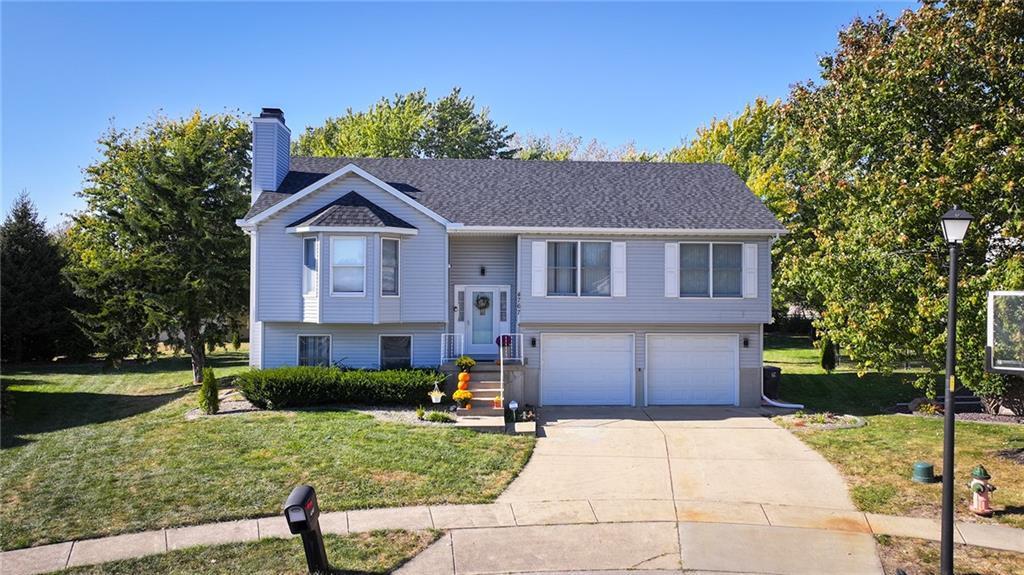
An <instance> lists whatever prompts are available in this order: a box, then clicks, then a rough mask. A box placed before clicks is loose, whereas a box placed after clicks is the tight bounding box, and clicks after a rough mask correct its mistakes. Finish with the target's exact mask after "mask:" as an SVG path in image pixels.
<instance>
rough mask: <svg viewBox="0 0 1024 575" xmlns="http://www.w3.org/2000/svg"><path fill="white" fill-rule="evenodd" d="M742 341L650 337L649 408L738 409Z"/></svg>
mask: <svg viewBox="0 0 1024 575" xmlns="http://www.w3.org/2000/svg"><path fill="white" fill-rule="evenodd" d="M738 340H739V337H738V336H737V335H735V334H731V335H669V334H648V335H647V403H648V404H649V405H737V404H738V401H739V398H738V396H737V393H738V390H739V377H740V374H739V353H740V351H739V341H738Z"/></svg>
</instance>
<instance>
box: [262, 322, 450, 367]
mask: <svg viewBox="0 0 1024 575" xmlns="http://www.w3.org/2000/svg"><path fill="white" fill-rule="evenodd" d="M443 328H444V326H443V324H440V323H438V324H433V325H431V324H382V325H330V324H321V325H311V324H302V323H271V322H267V323H265V324H264V325H263V341H264V348H263V367H279V366H283V365H297V361H298V348H297V347H296V346H297V342H298V339H297V338H298V336H299V334H304V335H306V334H308V335H330V336H331V362H332V363H333V362H336V361H344V362H345V365H348V366H350V367H360V368H377V367H378V362H379V357H380V356H379V352H380V350H379V347H378V344H379V341H380V336H381V335H411V336H412V364H413V366H414V367H436V366H437V365H438V364H439V363H440V357H441V333H442V332H443V331H444V329H443Z"/></svg>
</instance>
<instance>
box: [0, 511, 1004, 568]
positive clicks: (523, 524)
mask: <svg viewBox="0 0 1024 575" xmlns="http://www.w3.org/2000/svg"><path fill="white" fill-rule="evenodd" d="M701 504H702V502H698V501H686V500H679V501H671V500H656V499H651V500H633V501H632V502H631V504H630V505H623V504H622V503H621V502H617V501H614V500H587V499H582V500H566V501H551V502H513V503H492V504H488V505H446V506H430V507H397V508H390V509H368V510H361V511H349V512H337V513H325V514H323V515H321V518H320V519H321V522H320V524H321V526H322V527H323V530H324V532H326V533H334V534H338V535H345V534H348V533H355V532H360V531H370V530H373V529H409V530H414V531H415V530H422V529H441V530H446V531H448V532H449V533H447V534H446V535H445V536H444V537H443V538H442V539H441V540H440V541H438V542H437V543H435V544H434V545H433V546H431V547H430V548H428V549H427V550H426V551H424V552H423V553H422V554H420V555H419V556H418V557H416V558H415V559H414V560H413V561H411V562H410V563H408V564H407V565H405V566H404V567H403V568H402V569H401V570H400V571H399V573H403V574H410V573H412V574H414V573H431V574H439V575H440V574H452V573H456V571H455V568H456V566H457V567H458V571H457V573H458V574H459V575H463V574H466V573H506V572H515V571H514V570H513V569H512V566H514V565H522V566H523V569H525V572H530V571H539V570H546V571H558V570H563V571H573V570H577V571H578V570H615V569H641V568H642V569H665V568H667V569H676V570H678V569H679V564H680V562H681V563H682V565H683V566H685V567H686V568H687V569H698V570H712V571H714V570H717V571H726V572H740V573H742V572H744V569H746V568H745V567H743V566H744V565H748V564H749V563H750V562H757V563H758V565H761V567H759V568H758V569H754V570H753V572H757V573H804V572H808V571H803V570H801V568H800V566H799V565H791V564H790V563H791V562H792V561H793V560H794V558H799V561H800V562H806V563H807V564H809V565H811V566H812V567H815V566H816V567H818V568H819V569H818V570H817V572H819V573H820V572H821V571H820V565H823V564H829V565H849V564H848V563H845V562H844V561H845V560H846V558H847V555H846V554H847V553H852V555H851V556H850V557H852V560H854V561H856V563H854V564H853V566H863V565H869V566H872V567H871V569H867V570H864V571H845V572H847V573H879V572H880V571H878V570H877V569H875V567H876V566H877V565H875V563H871V562H869V561H868V559H871V558H873V554H874V542H873V541H872V540H871V535H882V534H884V535H893V536H897V537H914V538H919V539H929V540H932V541H938V540H939V521H938V519H930V518H920V517H897V516H892V515H875V514H871V513H867V514H865V513H861V512H859V511H839V510H835V509H825V508H814V507H793V506H784V505H771V504H763V505H759V504H742V503H722V504H719V505H717V506H716V507H715V509H716V511H717V513H712V514H708V515H707V516H705V517H700V516H698V514H696V513H694V511H693V510H694V509H695V508H697V507H698V506H700V505H701ZM956 527H957V530H956V536H957V542H958V543H966V544H968V545H976V546H979V547H989V548H993V549H1003V550H1007V551H1016V552H1019V553H1024V530H1022V529H1014V528H1012V527H1004V526H999V525H987V524H980V523H964V522H960V523H957V526H956ZM268 537H280V538H288V537H292V535H291V534H289V533H288V529H287V527H286V525H285V522H284V518H283V517H282V516H274V517H264V518H261V519H248V520H243V521H228V522H223V523H213V524H207V525H198V526H194V527H179V528H175V529H160V530H157V531H146V532H142V533H131V534H127V535H115V536H113V537H103V538H100V539H84V540H80V541H70V542H66V543H56V544H53V545H43V546H39V547H30V548H27V549H18V550H15V551H6V552H4V553H0V573H3V574H4V575H32V574H36V573H45V572H48V571H56V570H59V569H63V568H65V567H73V566H78V565H91V564H96V563H104V562H107V561H116V560H120V559H127V558H130V557H141V556H144V555H152V554H156V553H164V552H167V551H173V550H175V549H182V548H185V547H190V546H194V545H216V544H220V543H238V542H245V541H255V540H257V539H266V538H268ZM595 542H598V543H599V544H598V545H595ZM818 545H820V549H819V548H818V547H817V546H818ZM442 549H445V550H446V551H442ZM751 549H757V550H758V552H757V554H756V555H755V554H753V553H751ZM810 549H814V550H815V551H814V553H816V555H813V557H816V558H815V559H813V560H812V555H809V554H808V550H810ZM730 550H731V551H730ZM832 554H837V555H836V556H835V557H832V556H831V555H832ZM822 561H828V562H829V563H822ZM875 561H877V559H875ZM723 562H726V563H727V564H725V565H723V564H722V563H723ZM773 562H778V563H773ZM862 562H863V563H862ZM527 563H528V564H527ZM641 563H643V565H640V564H641ZM716 565H717V566H716ZM771 565H775V567H774V570H771V569H767V567H768V566H771ZM711 566H716V567H715V568H714V569H711V568H710V567H711ZM723 567H727V568H723ZM517 569H518V567H517ZM747 571H751V570H750V569H747ZM812 571H813V570H812ZM830 572H831V573H844V571H842V570H839V569H838V568H837V569H832V570H830Z"/></svg>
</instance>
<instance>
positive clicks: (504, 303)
mask: <svg viewBox="0 0 1024 575" xmlns="http://www.w3.org/2000/svg"><path fill="white" fill-rule="evenodd" d="M509 291H510V288H509V286H456V287H455V297H456V300H455V301H457V302H459V303H458V305H459V309H458V310H457V311H456V323H457V324H459V325H460V326H461V332H462V334H463V336H462V337H463V342H464V349H465V353H466V354H468V355H478V356H479V355H485V356H486V355H495V356H496V355H497V354H498V347H497V344H496V343H495V340H496V339H497V338H498V336H499V335H501V334H503V333H508V332H509V316H510V314H511V311H510V310H509V306H510V305H512V303H511V302H510V301H509Z"/></svg>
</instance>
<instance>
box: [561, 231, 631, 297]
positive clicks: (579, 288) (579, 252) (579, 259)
mask: <svg viewBox="0 0 1024 575" xmlns="http://www.w3.org/2000/svg"><path fill="white" fill-rule="evenodd" d="M550 243H556V244H576V293H575V294H574V295H566V294H551V286H547V289H546V290H545V295H544V297H546V298H550V299H580V298H599V299H600V298H611V297H612V291H613V290H612V285H611V281H612V244H613V243H614V242H612V240H570V239H565V240H544V253H547V250H548V244H550ZM584 243H587V244H608V295H595V294H584V293H583V246H582V244H584ZM627 261H628V258H627ZM550 267H551V261H550V258H548V262H547V266H545V268H544V273H545V275H546V274H547V273H548V268H550ZM545 283H547V282H546V281H545Z"/></svg>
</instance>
